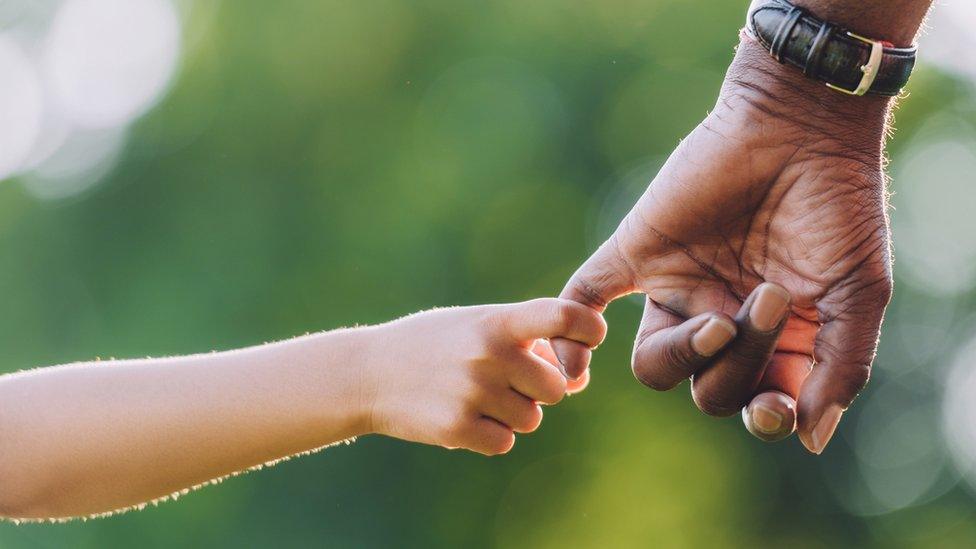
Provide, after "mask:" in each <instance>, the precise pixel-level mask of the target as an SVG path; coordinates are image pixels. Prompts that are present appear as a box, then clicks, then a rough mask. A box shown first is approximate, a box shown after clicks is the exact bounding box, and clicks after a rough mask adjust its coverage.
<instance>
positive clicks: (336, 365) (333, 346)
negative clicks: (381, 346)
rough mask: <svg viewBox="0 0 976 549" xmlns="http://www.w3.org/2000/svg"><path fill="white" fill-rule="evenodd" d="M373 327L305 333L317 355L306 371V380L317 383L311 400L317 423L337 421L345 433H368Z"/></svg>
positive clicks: (370, 428) (372, 386)
mask: <svg viewBox="0 0 976 549" xmlns="http://www.w3.org/2000/svg"><path fill="white" fill-rule="evenodd" d="M373 330H374V328H372V327H366V328H352V329H346V330H338V331H333V332H326V333H322V334H316V335H312V336H310V337H309V340H308V342H307V343H308V345H309V347H310V352H311V353H314V354H315V356H317V357H319V359H318V360H316V361H315V368H316V369H318V370H319V371H316V372H309V374H308V380H309V382H310V383H315V384H317V385H318V387H317V388H316V391H315V393H316V394H318V395H320V398H318V399H317V402H316V404H315V412H314V414H315V415H316V417H317V419H316V422H317V423H321V424H323V425H330V426H334V425H335V422H336V421H338V422H339V423H341V431H342V432H343V433H344V436H345V437H356V436H362V435H368V434H372V433H373V432H374V428H373V418H372V407H373V403H374V402H375V387H376V384H375V381H374V380H375V375H374V374H373V371H374V370H375V365H374V364H372V363H373V362H375V361H374V360H373V359H372V350H371V348H372V347H373V346H374V345H375V335H374V334H373V333H372V331H373Z"/></svg>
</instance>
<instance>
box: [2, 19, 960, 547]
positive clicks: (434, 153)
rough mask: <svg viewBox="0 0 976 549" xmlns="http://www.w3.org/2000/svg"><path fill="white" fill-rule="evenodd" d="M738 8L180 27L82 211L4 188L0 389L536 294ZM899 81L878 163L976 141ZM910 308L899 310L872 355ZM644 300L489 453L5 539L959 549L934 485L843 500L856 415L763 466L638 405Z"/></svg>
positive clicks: (629, 192) (352, 467)
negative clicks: (499, 450) (507, 450)
mask: <svg viewBox="0 0 976 549" xmlns="http://www.w3.org/2000/svg"><path fill="white" fill-rule="evenodd" d="M205 2H206V0H202V3H205ZM744 7H745V2H711V1H708V0H694V1H691V0H601V1H586V2H583V1H569V2H567V1H564V0H560V1H556V0H539V1H534V2H516V1H513V0H498V1H494V2H466V1H460V2H459V1H437V0H413V1H411V2H400V1H396V0H369V1H367V2H340V1H321V2H277V3H276V2H257V1H255V0H238V1H235V2H223V3H221V4H220V5H219V6H218V7H217V9H216V11H215V12H214V14H213V17H212V19H208V20H207V21H206V22H205V24H204V23H199V22H197V21H193V20H191V21H189V22H187V26H186V28H185V32H186V35H187V40H186V48H187V49H186V51H185V52H184V57H183V65H182V67H181V72H180V74H179V76H178V79H177V80H176V82H175V84H174V86H173V88H172V89H171V91H170V93H169V95H168V96H167V97H166V99H165V100H164V101H163V102H162V103H161V104H160V105H159V106H158V107H157V108H156V109H155V110H154V111H153V112H152V113H151V114H150V115H148V116H147V117H146V118H144V119H143V120H142V121H141V122H140V123H139V124H137V125H136V126H135V128H134V129H133V131H132V134H131V135H130V141H129V144H128V146H127V149H126V151H125V154H124V156H123V159H122V161H121V163H120V164H119V166H118V167H117V168H116V169H115V170H114V171H113V173H112V174H111V175H110V176H109V177H108V178H107V179H106V181H104V182H103V184H102V185H101V186H99V187H97V188H96V189H94V190H93V191H91V192H88V193H87V194H85V195H83V196H81V197H76V198H73V199H70V200H66V201H60V202H41V201H37V200H35V199H33V198H31V197H30V196H29V195H27V194H26V193H25V192H24V191H23V190H22V189H21V188H20V187H19V186H18V185H16V184H13V183H8V184H5V185H3V186H2V187H0V265H3V268H2V269H0V292H2V295H3V296H4V299H5V310H6V311H7V314H5V315H3V316H2V317H0V338H2V343H0V345H2V348H3V349H4V352H3V355H2V362H0V368H3V369H4V370H7V371H12V370H16V369H21V368H27V367H32V366H37V365H42V364H54V363H61V362H67V361H73V360H79V359H86V358H92V357H95V356H102V357H107V356H117V357H133V356H146V355H167V354H177V353H190V352H199V351H205V350H209V349H228V348H232V347H236V346H242V345H249V344H255V343H259V342H262V341H267V340H271V339H279V338H285V337H288V336H291V335H295V334H299V333H303V332H306V331H311V330H321V329H328V328H334V327H338V326H346V325H351V324H355V323H369V322H377V321H382V320H385V319H389V318H392V317H395V316H398V315H402V314H405V313H408V312H411V311H414V310H417V309H422V308H429V307H432V306H438V305H449V304H472V303H481V302H497V301H514V300H520V299H524V298H530V297H535V296H539V295H552V294H554V293H556V292H557V291H558V290H559V288H560V286H561V283H562V281H564V280H565V279H566V277H568V275H569V274H570V273H571V272H572V271H573V270H574V268H575V267H576V266H577V265H578V263H579V262H580V261H581V260H582V259H584V258H585V257H586V255H587V253H588V250H591V249H592V248H593V247H594V246H595V245H596V244H597V243H598V242H599V241H600V240H601V239H602V238H605V237H606V236H607V234H608V231H609V230H610V229H611V228H612V226H613V221H614V220H615V219H617V218H618V217H619V215H621V214H622V211H621V208H622V207H623V208H624V209H625V208H626V204H628V203H629V202H630V201H632V200H633V198H634V197H635V196H636V193H639V192H640V190H641V189H642V187H643V184H644V182H646V181H647V178H648V177H649V176H650V175H652V174H653V167H654V166H656V165H658V163H659V162H660V159H661V158H662V157H664V156H666V155H667V154H668V153H669V152H670V150H671V149H672V148H673V147H674V146H675V144H676V143H677V141H678V139H680V138H681V137H682V136H683V135H684V134H685V133H686V132H687V131H689V130H690V129H691V128H692V127H694V125H695V124H696V123H697V122H698V121H699V120H700V119H701V118H702V116H703V115H704V114H705V113H706V112H707V110H708V109H709V108H710V106H711V104H712V102H713V101H714V97H715V95H716V93H717V90H718V86H719V84H720V82H721V79H722V75H723V70H724V67H725V66H726V65H727V63H728V61H729V60H730V58H731V56H732V53H733V46H734V44H735V42H736V38H737V37H736V29H738V27H739V25H740V24H741V21H742V17H743V15H742V13H743V10H744ZM198 23H199V24H198ZM912 85H913V89H914V90H917V95H918V96H919V97H917V98H912V99H911V100H909V101H907V102H906V105H905V108H903V109H902V110H901V111H900V113H899V115H898V119H899V132H898V133H897V136H896V139H895V141H894V143H893V145H892V148H891V151H892V154H893V155H895V156H897V155H898V154H899V151H900V150H901V149H902V146H903V144H904V143H905V142H906V140H908V139H909V138H910V137H911V135H912V134H913V132H914V131H915V128H916V127H918V126H919V125H921V124H922V122H923V121H924V120H925V119H927V118H929V117H931V116H932V115H933V113H935V112H936V111H939V110H940V109H943V110H944V109H952V108H955V109H957V110H956V111H953V112H956V113H957V115H958V116H962V117H969V118H968V120H974V117H973V112H974V110H976V109H973V108H972V103H973V94H972V91H971V89H970V88H968V87H967V86H965V85H963V84H960V83H957V82H955V81H953V80H951V79H949V78H948V77H945V76H943V75H941V74H939V73H936V72H934V71H932V70H928V69H925V68H923V70H922V71H921V72H920V74H919V75H918V76H917V78H916V79H915V81H914V82H913V84H912ZM947 105H949V107H947ZM952 105H956V106H957V107H952ZM959 105H964V106H965V108H963V107H958V106H959ZM635 178H636V181H637V183H636V184H635V183H634V180H635ZM624 183H627V184H624ZM927 299H928V298H926V297H925V296H924V295H922V294H919V293H917V292H915V293H913V291H912V290H911V289H908V290H906V291H905V292H903V293H901V294H899V297H898V298H897V300H896V303H895V304H894V306H893V313H892V317H891V320H890V321H889V325H888V330H889V331H894V332H897V330H898V326H899V324H898V323H899V322H901V321H902V320H903V319H907V318H909V317H910V315H909V312H908V311H912V310H914V309H913V307H915V306H916V305H918V304H921V303H924V302H926V301H927ZM971 301H972V300H971V299H970V300H968V301H965V303H969V304H971ZM635 303H636V302H633V301H627V300H624V301H623V302H621V303H619V304H615V305H614V306H613V307H612V308H611V310H610V312H609V315H608V320H609V322H610V325H611V336H610V338H609V340H608V342H607V343H606V344H605V345H604V346H603V347H601V349H600V351H599V352H598V353H597V354H596V357H595V359H594V365H593V383H592V384H591V386H590V388H589V390H588V391H586V392H585V393H584V394H582V395H580V396H576V397H573V398H570V399H568V400H567V401H566V402H565V403H564V404H562V405H560V406H558V407H556V408H553V409H550V410H548V411H547V418H546V421H545V422H544V423H543V428H542V429H541V430H540V431H539V432H538V433H537V434H535V435H533V436H529V437H522V438H520V440H519V442H518V444H517V445H516V448H515V450H514V451H513V452H512V453H511V454H510V455H509V456H507V457H505V458H502V459H486V458H482V457H479V456H475V455H470V454H466V453H458V452H447V451H444V450H441V449H437V448H429V447H421V446H417V445H410V444H405V443H401V442H398V441H393V440H388V439H381V438H375V437H367V438H364V439H362V440H360V441H359V442H358V443H356V444H354V445H352V446H348V447H339V448H334V449H330V450H328V451H326V452H323V453H321V454H318V455H315V456H312V457H307V458H303V459H298V460H293V461H290V462H288V463H284V464H282V465H279V466H277V467H274V468H272V469H269V470H264V471H262V472H259V473H253V474H250V475H247V476H245V477H240V478H235V479H232V480H229V481H228V482H225V483H224V484H222V485H220V486H217V487H211V488H207V489H204V490H202V491H200V492H196V493H193V494H191V495H188V496H185V497H184V498H182V499H181V500H180V501H179V502H178V503H167V504H164V505H162V506H160V507H159V508H157V509H150V510H147V511H144V512H140V513H129V514H126V515H123V516H118V517H114V518H109V519H105V520H97V521H90V522H86V523H81V522H76V523H72V524H67V525H25V526H19V527H15V526H12V525H9V524H5V525H2V526H0V546H2V547H33V546H42V547H44V546H47V547H108V546H117V547H129V546H139V547H156V546H183V545H192V546H200V547H261V546H274V547H297V546H330V547H331V546H335V547H348V546H418V547H429V546H461V545H463V546H467V547H483V546H502V547H576V546H587V547H625V546H631V547H636V546H648V545H653V546H665V547H690V546H721V547H731V546H742V547H747V546H756V545H763V546H791V547H820V546H835V545H858V546H870V545H877V546H879V547H891V546H905V547H923V546H924V547H928V546H932V545H944V546H947V545H954V544H958V543H962V542H963V541H964V540H972V539H973V538H974V536H976V527H974V526H973V525H974V524H976V522H974V520H973V519H974V513H973V505H972V500H971V499H970V497H969V496H968V495H967V494H966V492H965V491H964V490H963V489H962V488H959V487H954V483H950V485H949V486H948V487H947V488H946V489H945V490H943V491H942V492H943V493H942V494H941V497H938V498H934V499H933V500H932V501H931V502H930V503H927V504H925V503H924V502H922V503H923V504H922V505H920V506H916V507H910V508H907V509H904V510H901V511H898V512H895V513H892V514H882V515H879V516H864V515H863V514H856V513H853V512H852V510H851V507H850V506H849V505H848V504H849V502H847V501H845V500H846V498H847V496H846V495H845V494H847V492H846V491H844V490H843V489H842V490H838V489H836V486H837V485H842V486H849V485H851V483H853V482H854V480H852V479H855V478H856V477H858V475H859V473H858V469H857V465H856V462H855V458H854V455H853V450H852V444H851V442H850V441H851V440H853V438H852V437H853V436H854V430H855V428H856V426H857V425H858V421H857V418H858V415H857V414H858V411H857V407H855V409H854V410H852V413H851V417H850V418H849V419H848V421H846V422H845V424H844V425H843V426H842V428H841V434H840V436H839V437H838V441H837V442H836V443H835V445H834V446H833V447H832V448H831V449H830V450H829V451H828V453H827V455H826V456H825V457H824V458H822V459H817V458H814V457H811V456H809V455H806V454H805V453H804V452H803V451H802V449H801V447H800V445H799V443H798V442H797V441H796V440H795V439H794V440H791V441H788V442H785V443H781V444H778V445H772V446H770V445H763V444H761V443H759V442H757V441H755V440H753V439H752V438H751V437H749V435H748V434H747V433H746V432H745V430H744V429H742V427H741V425H740V422H739V420H738V419H737V418H731V419H728V420H721V421H719V420H715V419H710V418H706V417H704V416H702V415H700V414H699V413H698V412H697V411H696V410H695V409H694V406H693V404H692V402H691V400H690V399H689V398H688V395H687V386H682V387H681V388H679V389H678V390H676V391H673V392H671V393H666V394H655V393H652V392H650V391H648V390H646V389H644V388H643V387H641V386H640V385H639V384H638V383H636V382H634V380H633V378H632V376H631V374H630V371H629V366H628V365H629V355H630V344H631V342H632V334H633V330H634V328H635V327H636V324H637V319H638V317H639V314H640V310H639V306H636V305H635ZM964 307H968V308H967V309H966V310H967V311H971V310H972V308H971V307H970V306H969V305H964ZM906 322H907V321H906ZM895 339H897V338H895ZM899 344H900V343H899V342H898V341H895V342H893V343H892V344H890V345H889V344H888V343H886V344H885V347H884V348H883V349H882V355H881V356H882V361H881V363H880V364H879V365H880V370H881V371H880V373H879V374H877V376H876V380H878V379H880V380H882V381H883V380H884V378H885V376H886V375H888V374H886V373H885V372H886V369H888V368H889V366H890V363H894V364H895V367H894V371H898V368H897V364H898V363H899V361H901V362H905V361H908V360H912V359H911V358H910V357H906V355H905V353H904V352H902V351H901V350H900V347H898V345H899ZM891 345H894V346H891ZM940 357H941V355H933V356H930V357H928V358H926V359H925V360H926V361H930V362H932V363H936V362H938V361H939V360H940ZM868 392H869V393H871V390H870V389H869V391H868ZM868 398H869V397H868Z"/></svg>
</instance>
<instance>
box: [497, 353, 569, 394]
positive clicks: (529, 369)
mask: <svg viewBox="0 0 976 549" xmlns="http://www.w3.org/2000/svg"><path fill="white" fill-rule="evenodd" d="M508 383H509V385H511V386H512V388H513V389H515V390H516V391H518V392H519V393H522V394H523V395H525V396H526V397H528V398H530V399H532V400H534V401H535V402H542V403H544V404H556V403H557V402H559V401H560V400H562V399H563V397H564V396H566V376H564V375H563V374H562V373H561V372H560V371H559V370H558V369H556V367H555V366H553V365H552V364H550V363H549V362H547V361H545V360H544V359H542V358H541V357H539V356H537V355H535V354H533V353H531V352H528V353H525V354H524V355H523V356H522V357H521V358H520V359H518V360H513V361H512V362H511V366H510V367H509V370H508Z"/></svg>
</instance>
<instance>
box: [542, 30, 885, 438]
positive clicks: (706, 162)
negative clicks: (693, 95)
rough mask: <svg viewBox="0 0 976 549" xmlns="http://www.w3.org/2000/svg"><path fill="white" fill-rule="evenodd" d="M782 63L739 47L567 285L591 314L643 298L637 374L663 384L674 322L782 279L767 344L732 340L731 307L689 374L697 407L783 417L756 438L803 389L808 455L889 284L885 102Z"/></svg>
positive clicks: (801, 417)
mask: <svg viewBox="0 0 976 549" xmlns="http://www.w3.org/2000/svg"><path fill="white" fill-rule="evenodd" d="M784 74H786V75H789V73H788V72H784V71H783V70H782V68H781V67H780V66H779V65H777V64H776V63H775V61H773V60H772V59H770V58H769V56H768V54H766V52H765V51H762V50H761V49H759V48H758V46H756V45H755V44H753V43H750V42H748V41H747V42H744V43H743V45H742V46H741V47H740V49H739V51H738V53H737V55H736V59H735V61H734V62H733V65H732V67H731V68H730V71H729V74H728V76H727V78H726V82H725V84H724V85H723V89H722V92H721V94H720V97H719V100H718V102H717V104H716V106H715V108H714V110H713V111H712V112H711V113H710V114H709V115H708V116H707V117H706V118H705V120H704V121H703V122H702V123H701V124H700V125H699V126H698V127H696V128H695V129H694V130H693V131H692V132H691V134H690V135H688V137H687V138H686V139H685V140H683V141H682V142H681V144H680V145H679V146H678V148H677V149H676V150H675V151H674V153H673V154H672V155H671V157H670V158H669V160H668V161H667V163H666V164H665V166H664V167H663V168H662V170H661V171H660V173H659V174H658V175H657V177H656V178H655V179H654V181H653V182H652V183H651V184H650V186H649V187H648V189H647V191H646V192H645V193H644V195H643V196H642V197H641V198H640V200H639V201H638V202H637V204H636V205H635V206H634V208H633V209H632V211H631V212H630V213H629V214H628V215H627V216H626V217H625V218H624V220H623V221H622V222H621V224H620V226H619V227H618V229H617V230H616V232H615V233H614V234H613V235H612V236H611V237H610V238H609V239H608V240H607V241H606V242H605V243H604V244H603V246H601V248H600V249H599V250H598V251H597V252H596V253H594V255H593V256H592V257H591V258H590V259H589V260H588V261H587V262H586V263H585V264H584V265H583V266H582V267H581V268H580V270H579V271H578V272H577V273H576V274H575V275H574V277H573V279H571V280H570V282H569V283H568V284H567V286H566V289H565V290H564V291H563V296H564V297H568V298H571V299H575V300H577V301H580V302H582V303H585V304H588V305H590V306H592V307H594V308H596V309H598V310H602V309H603V308H605V307H606V305H607V304H608V303H609V302H610V301H612V300H613V299H616V298H617V297H619V296H621V295H624V294H627V293H632V292H642V293H645V294H647V298H648V299H647V303H646V307H645V312H644V318H643V321H642V323H641V327H640V330H639V332H638V335H637V340H636V343H635V355H634V364H633V368H634V373H635V375H637V377H638V378H639V379H640V380H641V381H643V382H645V383H646V384H648V385H650V386H652V387H655V388H662V389H667V388H670V387H669V385H672V384H673V383H657V382H656V381H655V379H656V378H661V377H662V376H664V377H667V375H668V374H667V370H668V369H669V368H671V369H672V372H671V373H672V374H673V368H675V367H679V368H681V367H688V365H687V364H682V362H687V360H685V359H686V358H687V357H683V356H682V354H683V353H682V352H680V347H681V346H680V345H676V342H675V341H674V340H675V339H676V338H677V339H680V338H681V337H685V334H682V335H681V336H678V335H672V334H671V333H670V332H675V331H676V330H677V329H678V328H676V327H679V326H680V325H681V324H682V323H683V322H685V321H688V322H696V321H697V322H699V323H700V320H696V319H695V318H694V317H696V316H697V315H702V314H704V313H711V314H713V315H714V314H717V315H720V316H723V317H724V315H728V318H731V317H735V316H736V313H737V311H738V310H739V309H740V307H741V306H742V305H743V302H744V301H745V300H746V298H747V296H749V294H750V292H752V291H753V290H754V289H755V288H756V287H757V286H758V285H759V284H760V283H762V282H764V281H768V282H774V283H776V284H778V285H780V286H782V287H783V288H785V289H786V290H787V291H788V292H789V294H790V296H791V297H792V301H791V306H790V311H791V314H790V316H789V319H788V321H787V322H786V325H785V328H784V329H783V331H782V334H781V335H780V336H779V338H778V341H777V340H776V338H775V335H774V336H773V337H771V338H769V341H768V343H767V344H758V345H757V344H746V343H743V342H742V341H740V340H741V339H742V336H741V334H742V332H743V329H742V326H743V320H742V317H741V315H740V316H739V317H737V318H736V319H735V320H736V321H737V322H738V324H739V327H740V330H739V332H740V336H739V340H734V341H733V342H732V343H731V344H729V346H728V348H727V349H725V351H724V352H723V353H719V354H718V355H716V356H715V357H713V358H711V359H710V360H707V361H702V360H700V361H698V362H699V363H698V364H697V365H695V369H697V371H694V372H692V371H689V372H684V373H687V374H693V384H692V393H693V396H694V399H695V402H696V403H697V405H698V406H699V408H701V410H702V411H704V412H706V413H708V414H712V415H719V416H726V415H731V414H734V413H737V412H738V411H740V410H741V409H742V408H743V406H746V405H748V404H749V403H750V401H753V399H754V398H755V399H756V402H759V403H762V404H763V405H764V406H765V407H766V408H770V409H773V410H775V411H776V412H777V413H778V414H780V415H782V416H783V417H784V418H786V421H784V423H783V426H782V428H780V429H778V430H777V431H776V432H773V433H770V432H766V433H761V432H758V431H757V430H755V429H752V428H751V427H750V430H752V431H753V433H754V434H757V436H760V438H764V439H767V440H774V439H779V438H783V437H785V436H787V435H789V434H791V433H792V432H793V430H794V422H793V414H794V408H793V402H794V401H798V408H797V409H796V412H797V414H798V417H797V420H798V423H799V429H800V436H801V439H802V440H803V442H804V444H806V445H807V447H808V448H810V449H811V450H812V451H815V452H817V453H819V451H822V449H823V445H825V444H826V441H825V440H823V439H824V437H825V436H826V439H828V440H829V437H830V434H831V433H832V432H833V429H832V427H831V428H829V429H828V428H827V427H822V428H821V432H819V433H818V434H819V435H820V436H819V438H820V439H821V440H819V441H814V440H813V436H814V430H815V427H816V424H817V422H818V420H819V419H820V417H821V415H823V414H824V412H825V411H826V410H827V409H828V408H829V407H831V406H833V407H835V408H838V407H839V409H841V410H842V409H846V408H847V406H849V405H850V403H851V401H852V400H853V399H854V397H855V396H856V395H857V393H858V392H859V391H860V390H861V388H862V387H863V386H864V384H865V383H866V382H867V379H868V374H869V370H870V365H871V362H872V360H873V358H874V354H875V350H876V346H877V340H878V334H879V328H880V324H881V320H882V317H883V314H884V309H885V306H886V305H887V303H888V300H889V297H890V293H891V265H890V262H891V260H890V253H889V229H888V220H887V215H886V195H885V185H884V181H885V179H884V175H883V171H882V142H883V137H884V132H885V119H886V116H887V109H888V106H889V105H888V103H889V102H888V101H887V100H885V99H882V98H848V97H845V96H840V95H839V94H835V93H834V92H831V91H829V90H827V89H826V88H823V89H821V88H822V86H820V85H816V83H812V82H810V81H805V80H803V78H802V76H801V75H799V74H798V73H797V76H796V77H795V78H794V77H792V76H785V77H784V76H783V75H784ZM784 78H787V79H790V78H793V80H789V81H787V80H784ZM813 86H816V88H814V87H813ZM822 113H830V114H826V115H825V114H822ZM688 319H692V320H688ZM677 343H679V344H680V342H677ZM764 345H765V346H766V347H774V349H773V348H768V349H764V348H763V346H764ZM669 346H670V347H674V348H675V349H678V350H677V351H674V350H670V351H669V350H668V348H669ZM554 347H555V350H556V352H557V354H558V355H559V357H560V360H561V362H562V363H563V365H564V367H565V369H566V371H567V372H568V373H569V374H570V377H573V376H575V375H577V374H579V373H581V372H582V371H583V370H584V369H585V367H586V365H587V364H588V361H589V353H588V351H587V350H585V349H582V348H581V347H580V346H574V345H571V344H570V343H568V342H565V341H557V342H555V345H554ZM653 347H660V349H654V348H653ZM773 350H774V354H772V358H771V359H770V360H769V361H768V362H767V361H766V359H767V358H768V357H769V356H770V351H773ZM699 358H700V357H699ZM814 358H815V359H816V360H814ZM814 362H816V365H815V366H814ZM779 393H782V394H779ZM783 395H786V397H785V398H784V397H783ZM838 416H839V412H838ZM838 419H839V417H838ZM748 424H749V421H748V416H747V426H749V425H748ZM827 431H829V432H827Z"/></svg>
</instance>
